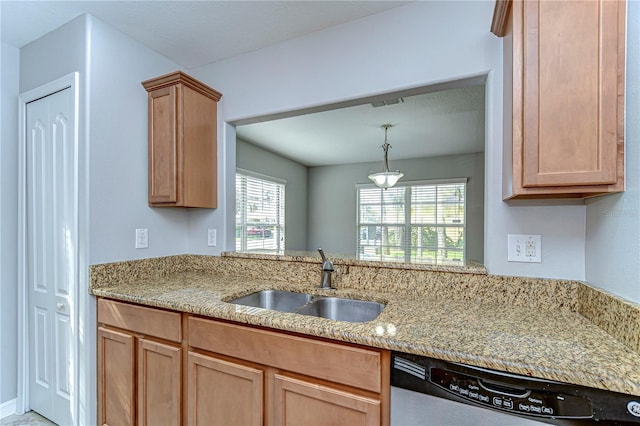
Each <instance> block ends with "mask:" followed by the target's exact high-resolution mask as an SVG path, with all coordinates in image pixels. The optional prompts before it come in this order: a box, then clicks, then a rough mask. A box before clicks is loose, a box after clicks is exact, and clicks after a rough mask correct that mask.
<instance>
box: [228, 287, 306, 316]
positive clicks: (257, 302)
mask: <svg viewBox="0 0 640 426" xmlns="http://www.w3.org/2000/svg"><path fill="white" fill-rule="evenodd" d="M311 298H312V296H311V295H310V294H303V293H294V292H292V291H283V290H262V291H257V292H255V293H251V294H248V295H246V296H242V297H238V298H237V299H233V300H230V301H229V303H234V304H236V305H244V306H251V307H254V308H264V309H272V310H274V311H280V312H293V311H294V310H296V309H297V308H299V307H300V306H303V305H305V304H307V303H308V302H309V301H311Z"/></svg>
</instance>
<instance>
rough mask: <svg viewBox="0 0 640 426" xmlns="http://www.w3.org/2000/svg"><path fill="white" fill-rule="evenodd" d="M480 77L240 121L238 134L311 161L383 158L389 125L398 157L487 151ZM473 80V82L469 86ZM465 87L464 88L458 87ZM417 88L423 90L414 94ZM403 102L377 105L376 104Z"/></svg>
mask: <svg viewBox="0 0 640 426" xmlns="http://www.w3.org/2000/svg"><path fill="white" fill-rule="evenodd" d="M478 80H479V79H472V80H470V81H465V82H452V83H451V84H449V85H448V86H453V88H445V89H444V90H442V88H441V87H438V90H436V91H433V90H434V88H433V87H427V88H421V89H414V90H412V91H411V92H410V94H409V95H405V94H403V93H395V94H387V95H385V96H384V97H376V98H372V99H367V100H361V101H360V103H359V104H358V105H355V106H349V107H344V108H337V109H329V110H328V111H322V112H315V113H309V114H303V115H298V116H293V117H287V118H281V119H275V120H269V121H264V122H260V123H254V124H247V125H240V126H237V127H236V131H237V136H238V137H239V138H241V139H244V140H246V141H247V142H250V143H252V144H254V145H258V146H260V147H263V148H265V149H267V150H269V151H272V152H275V153H277V154H280V155H282V156H284V157H287V158H290V159H292V160H294V161H297V162H298V163H301V164H304V165H306V166H309V167H312V166H323V165H336V164H349V163H363V162H372V161H380V162H381V163H382V158H383V151H382V149H381V145H382V144H383V143H384V130H383V129H382V125H383V124H387V123H388V124H392V125H393V127H392V128H390V129H389V130H388V142H389V144H391V146H392V148H391V149H390V150H389V167H390V168H392V169H393V160H399V159H408V158H421V157H434V156H442V155H453V154H469V153H475V152H484V146H485V143H484V123H485V117H484V105H485V97H484V93H485V86H484V84H478ZM469 84H470V85H469ZM456 86H461V87H456ZM416 92H422V93H420V94H415V93H416ZM384 100H386V101H387V103H389V101H391V102H397V101H398V100H400V102H398V103H395V104H390V105H384V106H378V107H374V106H373V104H372V103H369V102H371V101H373V102H374V103H376V104H378V103H382V101H384Z"/></svg>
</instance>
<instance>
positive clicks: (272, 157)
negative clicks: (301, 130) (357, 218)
mask: <svg viewBox="0 0 640 426" xmlns="http://www.w3.org/2000/svg"><path fill="white" fill-rule="evenodd" d="M236 166H237V167H238V168H241V169H244V170H250V171H252V172H256V173H261V174H263V175H267V176H272V177H275V178H279V179H284V180H286V181H287V185H286V186H285V213H284V215H285V223H286V224H285V226H286V230H285V233H286V234H285V235H286V241H285V247H286V249H287V250H296V249H298V250H299V249H305V247H307V170H308V169H307V167H305V166H303V165H302V164H300V163H296V162H295V161H292V160H289V159H287V158H284V157H282V156H280V155H277V154H274V153H273V152H271V151H267V150H265V149H262V148H260V147H258V146H256V145H253V144H250V143H247V142H245V141H243V140H242V139H237V140H236Z"/></svg>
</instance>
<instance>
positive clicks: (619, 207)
mask: <svg viewBox="0 0 640 426" xmlns="http://www.w3.org/2000/svg"><path fill="white" fill-rule="evenodd" d="M625 85H626V94H625V102H626V114H625V132H624V134H625V157H626V163H627V166H626V170H625V181H626V188H625V192H624V193H622V194H616V195H608V196H606V197H600V198H593V199H591V200H589V201H587V246H586V279H587V281H588V282H589V283H591V284H594V285H596V286H598V287H601V288H603V289H605V290H608V291H610V292H612V293H614V294H617V295H619V296H622V297H625V298H627V299H630V300H633V301H635V302H638V303H640V172H639V171H638V165H640V2H638V1H630V2H627V67H626V83H625Z"/></svg>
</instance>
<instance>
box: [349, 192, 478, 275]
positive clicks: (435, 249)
mask: <svg viewBox="0 0 640 426" xmlns="http://www.w3.org/2000/svg"><path fill="white" fill-rule="evenodd" d="M357 192H358V223H357V230H358V236H357V250H358V257H359V258H360V259H365V260H382V261H406V262H416V263H433V264H462V263H463V262H464V259H465V233H466V221H465V212H466V180H455V181H447V182H440V183H429V182H419V183H405V184H403V185H398V186H395V187H393V188H389V189H386V190H383V189H381V188H378V187H375V186H364V185H360V186H358V187H357Z"/></svg>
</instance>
